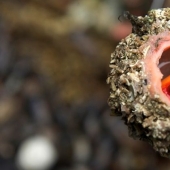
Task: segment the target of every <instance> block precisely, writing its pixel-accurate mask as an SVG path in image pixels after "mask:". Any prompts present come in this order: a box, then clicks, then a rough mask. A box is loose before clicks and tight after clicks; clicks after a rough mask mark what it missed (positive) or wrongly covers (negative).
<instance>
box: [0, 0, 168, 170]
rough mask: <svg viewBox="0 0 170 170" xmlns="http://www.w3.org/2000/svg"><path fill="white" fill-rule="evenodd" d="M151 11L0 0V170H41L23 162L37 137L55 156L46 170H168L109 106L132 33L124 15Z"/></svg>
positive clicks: (139, 2)
mask: <svg viewBox="0 0 170 170" xmlns="http://www.w3.org/2000/svg"><path fill="white" fill-rule="evenodd" d="M154 2H155V4H156V5H158V7H159V8H160V7H162V6H159V3H160V2H162V5H163V6H164V7H168V6H169V4H170V3H169V1H166V2H163V1H161V0H159V1H154ZM160 4H161V3H160ZM151 5H153V2H152V0H121V1H114V0H44V1H42V0H0V170H19V169H21V170H43V169H42V168H40V169H38V168H30V167H31V166H34V160H33V161H32V164H33V165H30V167H27V166H28V165H25V164H24V163H23V164H24V165H21V164H22V163H21V162H22V161H21V160H20V154H21V152H22V151H23V147H22V146H23V144H24V143H25V142H26V141H28V140H29V139H34V137H38V136H43V138H45V139H46V140H48V141H49V142H51V143H49V145H50V144H51V145H52V146H53V150H54V152H55V154H56V155H57V156H56V157H55V158H54V160H55V161H53V163H52V164H51V166H49V167H48V168H45V167H44V168H45V169H44V170H150V169H154V170H159V169H161V170H169V169H170V161H169V160H168V159H166V158H162V157H160V156H159V155H158V154H157V153H156V152H154V151H153V149H152V147H151V146H149V145H148V144H147V143H144V142H140V141H138V140H134V139H131V138H129V137H128V130H127V127H126V126H125V125H124V123H123V121H122V120H121V119H120V118H119V117H112V116H110V113H111V112H110V109H109V107H108V105H107V99H108V96H109V86H108V85H107V84H106V79H107V75H108V73H109V71H110V69H109V61H110V54H111V53H112V52H113V51H114V48H115V46H116V44H117V43H118V42H119V41H120V40H121V39H122V38H124V37H125V36H126V35H128V34H129V33H130V32H131V25H130V24H129V22H127V21H126V20H124V18H123V15H122V14H123V12H124V11H126V10H128V11H130V12H131V13H132V14H134V15H145V14H146V13H147V11H148V10H149V9H150V8H151ZM119 16H120V17H119ZM118 17H119V18H120V21H119V20H118ZM33 141H34V140H33ZM38 145H39V144H38V143H35V150H36V148H37V147H38ZM27 147H28V146H27ZM29 150H31V149H29ZM33 150H34V149H33ZM24 153H25V152H24ZM36 154H37V152H35V155H36ZM26 155H27V152H26V153H25V156H26ZM28 155H29V154H28ZM42 155H47V152H45V151H44V152H43V154H42ZM22 157H23V159H24V160H26V159H27V158H25V157H24V156H22ZM36 157H37V158H39V160H41V155H37V156H36ZM47 157H48V156H47ZM35 162H36V159H35ZM38 164H42V162H41V161H39V162H38Z"/></svg>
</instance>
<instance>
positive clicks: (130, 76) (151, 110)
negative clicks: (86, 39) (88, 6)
mask: <svg viewBox="0 0 170 170" xmlns="http://www.w3.org/2000/svg"><path fill="white" fill-rule="evenodd" d="M129 15H130V14H129ZM128 19H129V20H130V21H131V23H132V26H133V29H132V34H130V35H129V36H128V37H126V38H125V39H123V40H122V41H121V42H120V43H119V44H118V46H117V47H116V49H115V52H114V53H113V54H112V56H111V62H110V67H111V72H110V75H109V77H108V79H107V82H108V84H110V98H109V100H108V104H109V106H110V107H111V110H112V113H114V114H115V115H121V116H122V118H123V119H124V120H125V123H126V124H127V125H128V127H129V134H130V135H131V136H133V137H134V138H140V139H143V140H146V141H148V142H149V143H150V144H152V145H153V148H154V149H155V150H156V151H158V152H160V154H161V155H163V156H166V157H169V155H170V154H169V152H170V151H169V148H170V144H169V141H170V133H169V132H170V126H169V124H170V119H169V115H170V114H169V113H170V108H169V107H168V106H167V105H166V104H165V103H164V102H162V101H161V100H160V96H159V95H157V94H155V95H154V96H152V97H151V96H150V93H149V90H148V89H149V86H150V85H149V83H148V82H147V79H146V75H145V72H144V66H143V58H144V57H145V56H146V53H147V51H148V50H149V46H145V48H141V47H142V46H144V44H145V43H146V42H147V40H148V39H149V37H150V36H151V35H157V34H158V33H161V32H164V31H166V30H168V29H169V28H170V8H167V9H159V10H152V11H150V12H149V13H148V15H147V16H145V17H134V16H128ZM155 43H156V42H155ZM155 46H156V44H155Z"/></svg>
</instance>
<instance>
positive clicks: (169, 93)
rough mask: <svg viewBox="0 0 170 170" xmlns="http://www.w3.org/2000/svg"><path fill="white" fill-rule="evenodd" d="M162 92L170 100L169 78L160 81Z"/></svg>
mask: <svg viewBox="0 0 170 170" xmlns="http://www.w3.org/2000/svg"><path fill="white" fill-rule="evenodd" d="M162 91H163V92H164V93H165V94H166V96H167V97H168V98H169V99H170V76H168V77H166V78H165V79H163V80H162Z"/></svg>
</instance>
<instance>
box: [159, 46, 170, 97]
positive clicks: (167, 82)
mask: <svg viewBox="0 0 170 170" xmlns="http://www.w3.org/2000/svg"><path fill="white" fill-rule="evenodd" d="M169 56H170V49H169V48H167V49H165V50H164V52H163V54H162V56H161V58H160V63H161V64H162V65H165V66H163V67H160V66H161V64H160V65H159V67H160V70H161V72H162V74H163V80H162V81H161V87H162V91H163V92H164V94H165V95H166V96H167V97H168V98H169V99H170V71H169V66H170V61H169ZM166 65H167V66H166Z"/></svg>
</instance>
